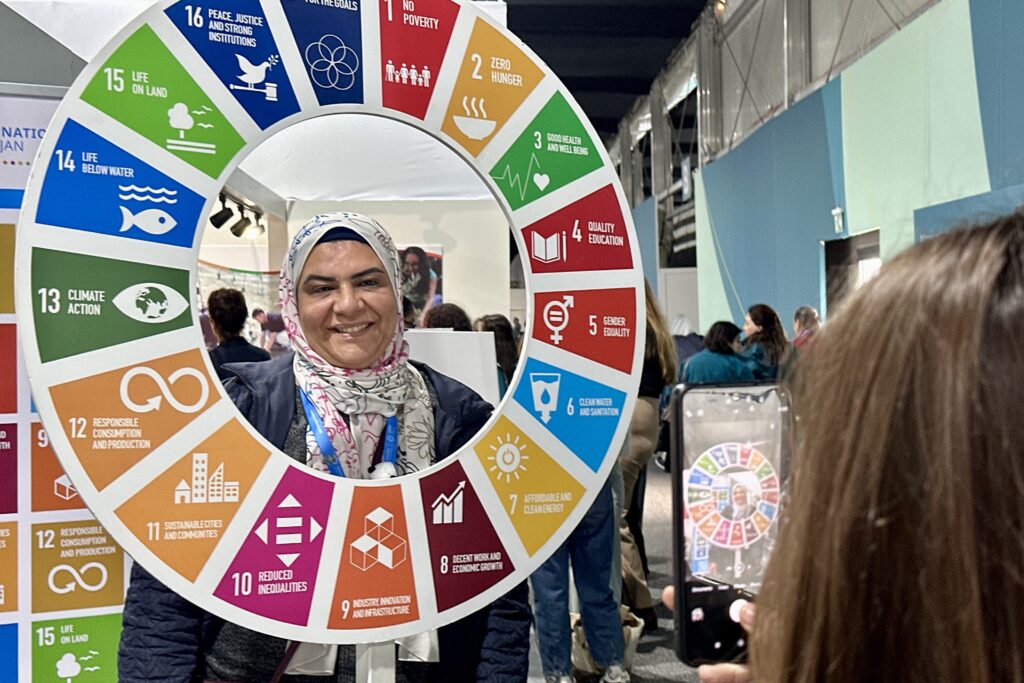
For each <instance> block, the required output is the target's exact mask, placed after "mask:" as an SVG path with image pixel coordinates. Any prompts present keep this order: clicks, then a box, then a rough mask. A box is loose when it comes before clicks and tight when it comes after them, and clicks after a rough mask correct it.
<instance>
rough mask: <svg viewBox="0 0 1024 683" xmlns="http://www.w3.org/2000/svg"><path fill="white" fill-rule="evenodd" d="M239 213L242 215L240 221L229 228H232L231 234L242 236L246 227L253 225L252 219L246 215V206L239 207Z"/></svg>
mask: <svg viewBox="0 0 1024 683" xmlns="http://www.w3.org/2000/svg"><path fill="white" fill-rule="evenodd" d="M238 214H239V215H240V216H241V218H239V219H238V221H237V222H236V223H235V224H234V225H232V226H231V227H230V228H229V230H231V234H232V235H234V236H235V237H241V236H242V235H244V234H245V231H246V229H247V228H248V227H249V226H250V225H252V221H251V220H249V219H248V218H247V217H246V215H245V208H244V207H241V206H239V207H238Z"/></svg>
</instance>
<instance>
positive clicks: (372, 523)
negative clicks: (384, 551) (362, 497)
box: [363, 508, 395, 541]
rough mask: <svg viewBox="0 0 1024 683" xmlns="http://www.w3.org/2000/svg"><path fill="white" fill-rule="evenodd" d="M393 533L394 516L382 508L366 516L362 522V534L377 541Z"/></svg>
mask: <svg viewBox="0 0 1024 683" xmlns="http://www.w3.org/2000/svg"><path fill="white" fill-rule="evenodd" d="M394 531H395V516H394V515H392V514H391V513H390V512H388V511H387V510H385V509H384V508H376V509H375V510H374V511H373V512H371V513H370V514H368V515H366V519H365V520H364V522H363V533H366V534H369V535H370V536H373V537H374V538H375V539H377V540H378V541H379V540H381V539H382V538H383V537H385V536H387V535H388V534H392V533H394Z"/></svg>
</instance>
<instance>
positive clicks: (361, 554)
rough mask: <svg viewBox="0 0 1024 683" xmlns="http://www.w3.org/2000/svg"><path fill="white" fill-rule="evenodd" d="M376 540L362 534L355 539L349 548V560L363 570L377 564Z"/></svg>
mask: <svg viewBox="0 0 1024 683" xmlns="http://www.w3.org/2000/svg"><path fill="white" fill-rule="evenodd" d="M377 545H378V544H377V541H375V540H374V539H373V538H370V537H369V536H366V535H363V536H360V537H359V538H357V539H356V540H355V542H354V543H353V544H352V546H351V549H350V550H349V562H351V563H352V564H353V565H355V566H356V567H359V568H360V569H362V570H363V571H364V572H365V571H366V570H367V569H369V568H370V567H372V566H373V565H375V564H377Z"/></svg>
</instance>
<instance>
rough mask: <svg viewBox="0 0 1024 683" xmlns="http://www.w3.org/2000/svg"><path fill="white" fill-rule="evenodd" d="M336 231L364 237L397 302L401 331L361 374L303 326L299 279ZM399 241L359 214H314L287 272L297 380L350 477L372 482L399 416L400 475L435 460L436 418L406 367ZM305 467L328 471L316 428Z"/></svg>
mask: <svg viewBox="0 0 1024 683" xmlns="http://www.w3.org/2000/svg"><path fill="white" fill-rule="evenodd" d="M336 228H343V229H348V230H350V231H352V232H354V233H355V234H356V235H358V237H359V239H360V241H364V242H365V243H366V244H367V245H369V246H370V248H371V249H373V251H374V252H375V253H376V254H377V256H378V257H379V258H380V260H381V263H382V264H384V270H385V271H386V272H387V275H388V280H389V282H390V284H391V289H392V290H393V291H394V293H395V300H396V302H397V304H398V315H397V316H396V318H395V332H394V334H393V335H392V338H391V342H390V343H389V344H388V346H387V347H386V348H385V350H384V354H383V355H382V356H381V357H380V359H379V360H378V361H377V362H376V364H374V365H373V366H371V367H369V368H366V369H363V370H353V369H348V368H339V367H335V366H334V365H331V364H330V363H328V362H327V361H326V360H324V359H323V358H322V357H321V356H320V355H318V354H317V353H316V352H315V351H313V349H312V348H311V347H310V345H309V342H308V341H307V339H306V335H305V333H304V332H303V330H302V326H301V325H300V324H299V309H298V296H297V295H298V282H299V277H300V276H301V274H302V269H303V267H304V266H305V265H306V260H307V259H308V258H309V255H310V253H311V252H312V251H313V248H314V247H316V245H317V244H318V243H319V242H320V241H321V240H322V239H323V238H324V237H325V236H327V234H328V233H329V232H331V231H333V230H335V229H336ZM399 267H400V266H399V261H398V250H397V249H395V243H394V242H393V241H392V239H391V235H389V234H388V233H387V232H386V231H385V230H384V228H383V227H381V225H380V224H379V223H377V221H375V220H373V219H372V218H368V217H366V216H362V215H360V214H357V213H347V212H338V213H325V214H320V215H318V216H314V217H313V218H312V219H310V221H309V222H308V223H306V225H304V226H303V228H302V229H301V230H300V231H299V233H298V234H297V235H295V238H294V239H293V240H292V243H291V247H290V248H289V249H288V254H287V255H286V256H285V260H284V266H283V267H282V269H281V304H282V312H281V314H282V317H283V318H284V322H285V329H286V330H287V332H288V337H289V339H290V340H291V343H292V348H293V349H294V350H295V361H294V362H295V365H294V369H295V380H296V383H297V384H298V386H299V387H300V388H301V389H302V390H303V391H305V392H306V395H307V396H308V397H309V398H310V400H311V401H312V403H313V405H314V406H315V407H316V409H317V412H318V413H319V414H320V416H321V417H322V418H323V421H324V427H325V428H326V431H327V435H328V437H329V438H330V439H331V442H332V443H333V444H334V448H335V450H336V451H337V454H338V460H339V462H340V464H341V467H342V469H343V470H344V472H345V476H347V477H352V478H354V479H366V478H368V477H369V475H370V470H371V469H372V468H373V465H374V460H375V458H376V457H377V453H378V450H379V448H380V445H379V444H380V441H381V439H382V437H383V435H384V430H385V426H386V424H387V418H388V417H390V416H392V415H394V416H396V417H397V419H398V454H397V462H396V467H397V470H398V474H408V473H409V472H415V471H417V470H421V469H423V468H425V467H429V466H430V464H431V463H432V462H433V461H434V413H433V410H432V409H431V406H430V395H429V393H428V391H427V386H426V383H425V382H424V379H423V376H422V375H420V373H419V371H417V370H416V368H414V367H412V366H411V365H410V364H409V363H408V358H409V344H408V342H406V341H405V336H404V335H405V321H404V320H403V318H402V298H401V293H400V283H401V277H400V271H399ZM306 445H307V464H308V465H309V466H310V467H313V468H315V469H318V470H321V471H327V464H326V463H325V462H324V454H323V453H322V452H321V451H320V447H319V446H318V445H317V442H316V439H315V438H314V437H313V434H312V432H311V431H310V430H307V433H306Z"/></svg>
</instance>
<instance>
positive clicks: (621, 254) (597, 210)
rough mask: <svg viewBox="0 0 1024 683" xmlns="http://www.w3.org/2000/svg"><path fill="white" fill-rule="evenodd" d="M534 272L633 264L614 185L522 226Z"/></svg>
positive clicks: (631, 265)
mask: <svg viewBox="0 0 1024 683" xmlns="http://www.w3.org/2000/svg"><path fill="white" fill-rule="evenodd" d="M523 239H524V240H525V241H526V248H527V250H528V251H529V253H530V268H531V269H532V270H533V272H535V273H561V272H567V271H568V272H572V271H577V270H616V269H622V268H632V267H633V256H632V254H631V253H630V245H629V236H628V235H627V234H626V226H625V222H624V221H623V220H622V209H621V208H620V207H619V198H618V197H617V196H616V195H615V190H614V189H612V186H611V185H609V186H607V187H604V188H601V189H600V190H598V191H596V192H593V193H591V194H589V195H587V196H586V197H583V198H582V199H580V200H578V201H576V202H573V203H572V204H569V205H568V206H566V207H564V208H562V209H559V210H558V211H556V212H555V213H553V214H551V215H550V216H548V217H546V218H542V219H541V220H539V221H537V222H536V223H533V224H531V225H528V226H526V227H525V228H523Z"/></svg>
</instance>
